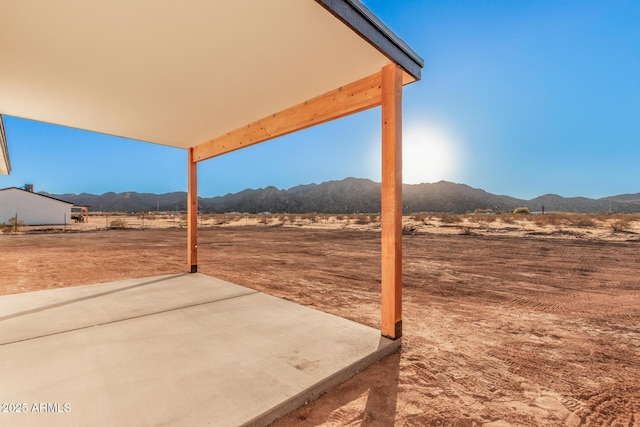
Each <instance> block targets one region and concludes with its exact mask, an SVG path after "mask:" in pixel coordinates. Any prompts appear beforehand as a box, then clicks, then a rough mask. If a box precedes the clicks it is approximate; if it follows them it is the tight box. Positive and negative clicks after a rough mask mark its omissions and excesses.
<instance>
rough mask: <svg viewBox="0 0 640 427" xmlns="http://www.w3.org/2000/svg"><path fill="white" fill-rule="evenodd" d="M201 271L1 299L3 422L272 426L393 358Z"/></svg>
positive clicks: (378, 344)
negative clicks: (361, 372) (371, 366)
mask: <svg viewBox="0 0 640 427" xmlns="http://www.w3.org/2000/svg"><path fill="white" fill-rule="evenodd" d="M399 344H400V342H399V341H391V340H388V339H386V338H383V337H381V336H380V332H379V331H378V330H376V329H373V328H370V327H367V326H363V325H360V324H358V323H355V322H351V321H349V320H346V319H342V318H340V317H336V316H332V315H329V314H326V313H323V312H320V311H317V310H313V309H310V308H308V307H303V306H300V305H297V304H294V303H292V302H288V301H285V300H282V299H279V298H275V297H272V296H269V295H266V294H263V293H260V292H256V291H254V290H251V289H248V288H244V287H241V286H237V285H233V284H231V283H228V282H224V281H222V280H218V279H215V278H212V277H209V276H205V275H202V274H186V275H173V276H161V277H153V278H146V279H136V280H127V281H120V282H113V283H103V284H96V285H90V286H81V287H73V288H64V289H55V290H47V291H39V292H32V293H28V294H17V295H7V296H2V297H0V372H1V373H2V383H1V384H0V403H1V404H2V406H3V407H2V408H0V425H43V424H46V425H105V426H106V425H109V426H111V425H127V426H151V425H153V426H158V425H215V426H237V425H245V424H248V425H266V424H268V423H269V422H271V421H272V420H274V419H275V418H278V417H280V416H282V415H284V414H286V413H288V412H290V411H291V410H293V409H295V408H296V407H298V406H300V405H301V404H303V403H304V402H305V401H307V400H310V399H313V398H315V397H317V396H318V395H320V394H321V393H323V392H324V391H326V390H328V389H330V388H331V387H333V386H335V385H337V384H339V383H340V382H343V381H344V380H346V379H347V378H349V377H350V376H351V375H353V374H355V373H356V372H357V371H359V370H361V369H363V368H364V367H365V366H367V365H368V364H370V363H373V362H375V361H377V360H378V359H380V358H382V357H384V356H385V355H387V354H389V353H391V352H393V351H394V350H395V349H396V348H397V347H398V346H399Z"/></svg>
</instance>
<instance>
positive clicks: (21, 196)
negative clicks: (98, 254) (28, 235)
mask: <svg viewBox="0 0 640 427" xmlns="http://www.w3.org/2000/svg"><path fill="white" fill-rule="evenodd" d="M72 206H73V203H69V202H65V201H62V200H58V199H54V198H53V197H49V196H43V195H42V194H37V193H33V192H31V191H26V190H22V189H20V188H16V187H11V188H4V189H0V223H9V219H10V218H15V217H16V214H17V215H18V221H19V222H20V221H21V222H23V223H25V224H26V225H58V224H68V223H69V222H70V221H71V207H72Z"/></svg>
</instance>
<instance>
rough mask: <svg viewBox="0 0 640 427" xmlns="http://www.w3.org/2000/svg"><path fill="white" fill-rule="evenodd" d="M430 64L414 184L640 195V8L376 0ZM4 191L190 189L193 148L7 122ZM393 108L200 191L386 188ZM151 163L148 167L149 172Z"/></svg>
mask: <svg viewBox="0 0 640 427" xmlns="http://www.w3.org/2000/svg"><path fill="white" fill-rule="evenodd" d="M363 2H364V3H365V4H366V5H367V6H368V7H369V8H370V9H371V10H372V11H373V12H374V13H375V14H376V15H377V16H378V17H379V18H380V19H381V20H382V21H383V22H385V24H387V25H388V26H389V27H390V28H391V29H392V30H393V31H394V32H396V33H397V34H398V35H399V36H400V37H401V38H402V39H403V40H405V41H406V42H407V43H408V44H409V45H410V46H411V47H412V48H413V49H414V50H416V51H417V52H418V53H419V54H420V55H421V56H422V57H423V58H424V60H425V68H424V70H423V78H422V81H421V82H419V83H416V84H412V85H409V86H406V87H405V91H404V104H403V108H404V119H403V120H404V146H405V156H404V157H405V159H404V160H405V170H404V175H405V182H409V183H417V182H436V181H439V180H447V181H453V182H458V183H464V184H467V185H470V186H472V187H476V188H482V189H484V190H486V191H489V192H492V193H496V194H507V195H511V196H514V197H520V198H526V199H529V198H533V197H536V196H539V195H543V194H547V193H556V194H560V195H563V196H586V197H596V198H597V197H604V196H608V195H615V194H621V193H637V192H640V25H638V22H640V2H639V1H633V0H628V1H618V0H607V1H605V0H602V1H591V0H579V1H578V0H575V1H565V0H548V1H542V0H541V1H525V0H519V1H513V0H506V1H498V0H492V1H483V0H469V1H464V0H460V1H444V0H442V1H429V0H403V1H390V0H364V1H363ZM5 127H6V132H7V137H8V140H9V151H10V156H11V162H12V166H13V172H12V174H11V175H10V176H0V188H4V187H10V186H22V185H23V184H25V183H33V184H35V187H36V191H47V192H50V193H58V194H59V193H82V192H88V193H96V194H101V193H104V192H108V191H115V192H124V191H137V192H149V193H165V192H171V191H185V190H186V152H184V151H183V150H179V149H174V148H167V147H163V146H159V145H153V144H145V143H141V142H137V141H130V140H126V139H122V138H115V137H111V136H105V135H99V134H93V133H89V132H84V131H80V130H75V129H68V128H63V127H57V126H52V125H48V124H43V123H37V122H32V121H27V120H22V119H16V118H13V117H6V116H5ZM379 151H380V111H379V109H374V110H370V111H367V112H364V113H360V114H357V115H354V116H350V117H347V118H343V119H340V120H338V121H335V122H331V123H328V124H324V125H321V126H318V127H315V128H312V129H308V130H305V131H303V132H299V133H296V134H293V135H289V136H286V137H282V138H279V139H277V140H274V141H269V142H266V143H263V144H260V145H258V146H255V147H251V148H249V149H245V150H241V151H238V152H235V153H230V154H228V155H225V156H221V157H219V158H214V159H212V160H208V161H206V162H203V163H201V164H200V166H199V193H200V195H201V196H206V197H210V196H216V195H224V194H226V193H230V192H231V193H233V192H238V191H241V190H243V189H245V188H262V187H266V186H270V185H273V186H276V187H278V188H290V187H292V186H296V185H299V184H308V183H312V182H315V183H319V182H322V181H328V180H339V179H343V178H345V177H349V176H353V177H359V178H370V179H373V180H375V181H379V180H380V170H379V165H380V154H379ZM140 159H145V161H144V162H140Z"/></svg>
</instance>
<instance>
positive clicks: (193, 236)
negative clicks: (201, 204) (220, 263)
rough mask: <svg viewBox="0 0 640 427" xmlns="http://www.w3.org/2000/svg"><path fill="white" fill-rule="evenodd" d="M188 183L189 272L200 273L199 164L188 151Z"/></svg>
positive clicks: (191, 151)
mask: <svg viewBox="0 0 640 427" xmlns="http://www.w3.org/2000/svg"><path fill="white" fill-rule="evenodd" d="M188 158H189V159H188V162H189V164H188V169H187V173H188V183H187V271H188V272H190V273H197V272H198V163H197V162H196V161H195V160H194V159H193V148H189V150H188Z"/></svg>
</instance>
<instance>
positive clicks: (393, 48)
mask: <svg viewBox="0 0 640 427" xmlns="http://www.w3.org/2000/svg"><path fill="white" fill-rule="evenodd" d="M336 18H337V19H336ZM345 23H346V25H345ZM0 46H2V66H1V67H0V114H4V115H11V116H16V117H21V118H27V119H32V120H38V121H42V122H47V123H53V124H57V125H63V126H69V127H74V128H79V129H85V130H90V131H95V132H101V133H105V134H111V135H117V136H123V137H127V138H132V139H137V140H141V141H147V142H153V143H158V144H163V145H168V146H173V147H179V148H190V147H195V146H197V145H199V144H201V143H203V142H206V141H210V140H212V139H214V138H216V137H219V136H221V135H224V134H226V133H228V132H230V131H233V130H235V129H238V128H241V127H243V126H245V125H247V124H249V123H253V122H255V121H257V120H259V119H262V118H264V117H268V116H270V115H272V114H273V113H277V112H280V111H283V110H285V109H287V108H289V107H292V106H295V105H298V104H300V103H303V102H305V101H307V100H309V99H312V98H314V97H316V96H318V95H321V94H324V93H327V92H329V91H332V90H335V89H337V88H340V87H343V86H345V85H347V84H349V83H352V82H355V81H357V80H360V79H362V78H365V77H368V76H370V75H372V74H375V73H378V72H379V71H380V69H381V68H382V67H383V66H384V65H385V64H387V63H389V62H395V63H398V64H400V65H401V66H402V67H403V69H404V70H405V75H404V77H403V80H404V82H405V83H409V82H411V81H415V80H416V79H419V78H420V70H421V68H422V59H420V57H419V56H418V55H417V54H415V52H413V51H412V50H411V49H410V48H409V47H408V46H407V45H406V44H404V43H403V42H402V41H401V40H400V39H398V38H397V37H396V36H394V35H393V33H391V31H389V30H388V28H386V27H385V26H384V24H382V23H381V22H380V21H379V20H378V19H377V18H376V17H375V16H374V15H373V14H372V13H371V12H370V11H368V9H366V8H365V7H364V6H363V5H362V4H360V3H359V2H358V1H350V0H340V1H335V0H317V1H312V0H306V1H300V0H271V1H268V2H261V1H259V2H256V1H251V0H225V1H213V2H212V1H208V0H191V1H188V2H176V1H163V2H156V1H148V0H147V1H122V0H117V1H98V2H84V1H78V0H59V1H55V2H41V1H36V0H20V1H18V0H15V1H12V0H10V1H6V2H2V3H1V4H0ZM5 157H6V156H5Z"/></svg>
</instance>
